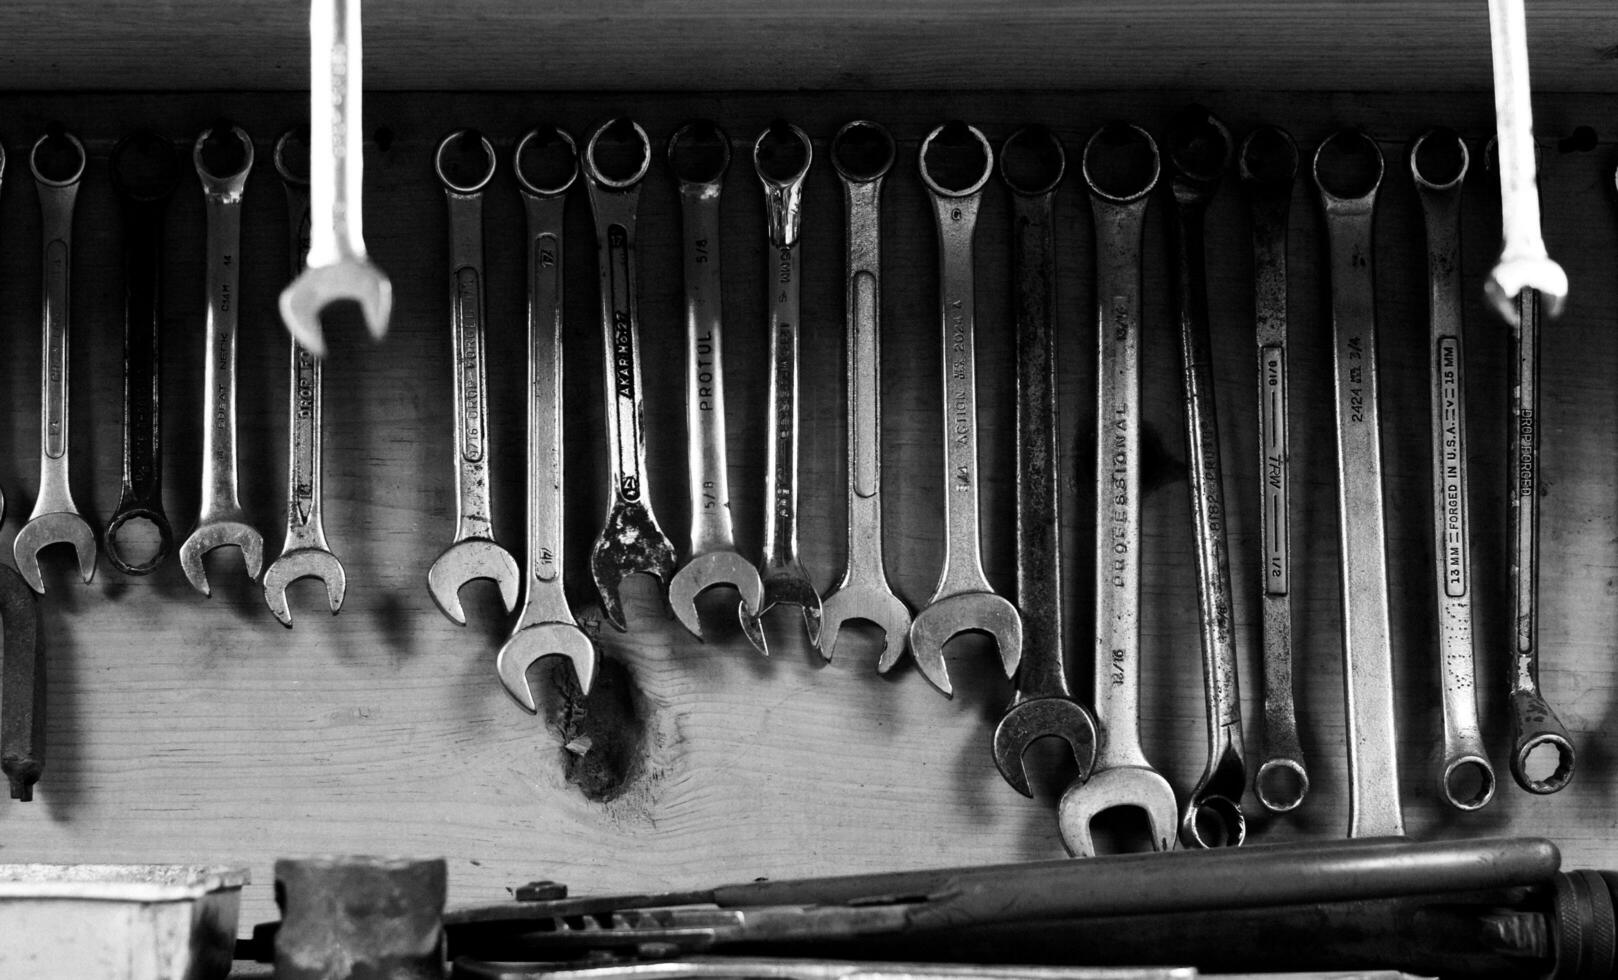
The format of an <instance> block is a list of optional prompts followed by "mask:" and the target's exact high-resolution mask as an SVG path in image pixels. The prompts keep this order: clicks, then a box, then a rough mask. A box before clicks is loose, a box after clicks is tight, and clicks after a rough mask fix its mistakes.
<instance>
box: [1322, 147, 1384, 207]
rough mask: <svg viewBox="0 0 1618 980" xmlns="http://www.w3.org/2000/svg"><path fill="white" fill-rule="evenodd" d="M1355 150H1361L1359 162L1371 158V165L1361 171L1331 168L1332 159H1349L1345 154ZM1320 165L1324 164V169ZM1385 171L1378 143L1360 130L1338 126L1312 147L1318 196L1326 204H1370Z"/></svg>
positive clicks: (1331, 205) (1340, 160)
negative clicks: (1349, 171) (1351, 144)
mask: <svg viewBox="0 0 1618 980" xmlns="http://www.w3.org/2000/svg"><path fill="white" fill-rule="evenodd" d="M1350 143H1355V144H1357V146H1353V147H1350V146H1349V145H1348V144H1350ZM1328 148H1330V149H1331V152H1330V153H1328V152H1327V150H1328ZM1356 149H1357V150H1359V151H1360V155H1361V163H1362V164H1363V163H1365V162H1369V161H1373V160H1374V161H1375V166H1374V168H1372V169H1370V170H1368V171H1366V172H1364V173H1346V172H1336V171H1333V170H1332V169H1331V164H1332V163H1333V162H1351V161H1350V160H1349V159H1348V154H1350V153H1352V152H1353V151H1354V150H1356ZM1367 151H1368V152H1367ZM1322 164H1325V165H1326V166H1325V168H1324V169H1323V168H1322ZM1386 170H1387V165H1386V162H1385V161H1384V160H1383V158H1382V148H1381V147H1379V146H1377V144H1376V140H1373V139H1372V138H1371V137H1370V136H1368V135H1366V133H1365V132H1364V131H1363V130H1360V129H1355V128H1352V127H1350V128H1347V129H1339V130H1337V131H1336V132H1335V133H1332V134H1331V135H1330V136H1328V137H1326V138H1325V139H1324V140H1322V141H1321V143H1320V145H1319V146H1318V147H1316V148H1315V157H1314V162H1313V173H1314V177H1315V186H1316V187H1318V188H1319V189H1320V196H1321V198H1322V199H1323V200H1324V201H1325V203H1326V205H1327V206H1328V207H1343V206H1345V205H1355V204H1358V205H1361V206H1364V207H1370V206H1371V203H1372V202H1373V201H1374V200H1375V199H1376V192H1377V189H1378V188H1380V187H1381V186H1382V177H1383V175H1384V173H1385V172H1386ZM1345 181H1346V182H1345Z"/></svg>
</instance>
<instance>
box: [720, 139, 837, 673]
mask: <svg viewBox="0 0 1618 980" xmlns="http://www.w3.org/2000/svg"><path fill="white" fill-rule="evenodd" d="M800 155H801V157H800ZM781 158H784V159H785V161H786V167H785V170H786V171H787V172H786V173H782V172H781V170H782V169H783V168H782V167H781V166H780V165H779V163H778V160H779V159H781ZM800 158H801V161H802V162H801V165H795V164H798V161H799V160H800ZM813 161H814V146H813V145H812V144H811V143H810V142H809V136H808V134H806V133H804V131H803V130H801V129H799V128H798V127H796V126H788V125H786V124H784V123H777V124H775V125H772V126H770V127H769V128H767V129H765V130H764V132H762V133H760V134H759V135H758V139H756V140H754V141H753V170H754V171H755V172H756V173H757V174H758V179H759V182H760V183H761V184H763V185H764V218H765V228H766V231H767V233H768V235H769V251H768V253H767V262H768V265H767V266H766V269H767V270H768V272H767V274H766V279H765V282H767V283H768V284H769V288H770V388H769V391H770V394H769V403H770V425H769V441H768V442H767V443H766V444H765V451H764V499H765V501H766V506H767V507H768V509H769V512H768V515H767V516H766V517H765V520H764V557H763V560H762V561H760V562H759V575H760V577H761V578H762V579H763V582H764V601H763V602H762V603H760V604H759V605H758V606H756V607H754V608H755V609H756V611H749V609H748V607H747V605H746V603H745V602H744V603H743V604H742V606H741V609H740V616H741V623H742V632H743V633H745V634H747V638H748V639H749V640H751V641H752V642H753V646H755V647H757V648H758V652H759V653H762V654H764V655H765V656H769V653H770V648H769V644H768V643H767V642H766V639H765V635H764V614H765V613H767V612H769V611H770V610H771V609H772V608H774V607H775V606H776V605H777V604H782V603H785V604H787V605H793V606H797V607H799V608H800V609H802V610H803V628H804V630H805V631H806V632H807V633H808V634H809V645H810V646H812V647H814V648H815V649H816V650H819V649H820V621H821V608H820V593H819V592H818V591H817V590H816V589H815V586H814V583H813V582H811V581H809V575H808V573H807V572H805V571H804V568H803V564H802V562H800V561H799V560H798V289H799V284H800V283H799V281H800V279H801V276H800V274H799V264H800V257H799V255H798V231H799V223H800V220H801V217H802V209H803V182H804V178H805V177H807V176H808V175H809V165H810V164H811V163H812V162H813Z"/></svg>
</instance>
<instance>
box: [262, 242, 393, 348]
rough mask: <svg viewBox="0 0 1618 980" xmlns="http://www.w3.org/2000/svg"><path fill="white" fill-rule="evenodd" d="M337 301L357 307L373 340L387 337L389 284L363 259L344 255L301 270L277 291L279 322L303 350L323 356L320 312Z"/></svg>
mask: <svg viewBox="0 0 1618 980" xmlns="http://www.w3.org/2000/svg"><path fill="white" fill-rule="evenodd" d="M340 300H353V301H354V302H355V303H358V304H359V307H360V312H361V313H362V314H363V315H364V317H365V325H366V327H367V328H369V330H370V331H371V337H372V338H373V339H375V340H381V339H382V338H383V337H384V336H386V335H387V332H388V318H389V317H390V316H392V315H393V284H392V283H391V282H389V281H388V277H387V276H385V275H383V274H382V270H381V269H378V268H377V267H376V266H374V265H372V264H371V262H370V260H369V259H366V258H364V257H363V256H354V255H349V256H344V257H343V258H340V259H338V260H337V261H336V262H334V263H332V264H331V265H323V266H310V267H308V268H306V269H304V270H303V272H302V273H300V274H299V275H298V278H296V279H294V280H293V281H292V283H291V285H289V286H287V288H285V289H283V290H281V322H282V323H284V324H286V328H287V332H289V333H291V334H292V339H293V340H296V341H297V342H298V343H299V344H301V345H302V346H303V347H304V349H305V350H307V351H309V353H311V354H313V355H315V356H316V357H325V356H326V337H325V335H324V334H323V333H322V332H321V329H320V312H321V311H322V310H324V309H325V308H326V307H327V306H329V305H330V304H332V303H335V302H338V301H340Z"/></svg>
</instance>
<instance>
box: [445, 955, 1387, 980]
mask: <svg viewBox="0 0 1618 980" xmlns="http://www.w3.org/2000/svg"><path fill="white" fill-rule="evenodd" d="M1196 977H1197V971H1196V970H1193V969H1191V968H1190V967H1174V966H1160V967H1123V966H1069V967H1039V966H994V965H988V964H982V963H973V964H968V965H960V964H954V963H923V962H916V963H885V962H876V961H871V960H864V961H861V960H852V959H849V960H828V959H812V958H791V957H761V956H690V957H685V958H683V959H678V960H661V961H653V962H628V963H616V964H600V965H596V966H588V965H578V966H574V965H567V964H557V963H491V962H487V961H483V960H473V959H468V958H465V957H462V958H460V959H457V960H456V961H455V963H454V964H453V969H452V970H451V971H450V980H1196ZM1292 980H1304V978H1297V977H1294V978H1292ZM1345 980H1346V978H1345ZM1354 980H1368V978H1365V977H1356V978H1354Z"/></svg>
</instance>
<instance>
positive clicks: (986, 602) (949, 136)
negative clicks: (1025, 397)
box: [910, 122, 1022, 696]
mask: <svg viewBox="0 0 1618 980" xmlns="http://www.w3.org/2000/svg"><path fill="white" fill-rule="evenodd" d="M935 153H936V154H937V155H938V159H937V160H933V159H932V157H933V155H934V154H935ZM917 164H918V168H919V169H920V171H921V181H922V183H923V184H925V185H926V186H927V192H928V197H929V198H930V199H931V201H932V205H933V219H934V224H935V226H936V227H937V229H938V319H939V335H940V336H939V339H940V341H941V343H942V344H943V349H944V354H943V361H944V365H943V366H944V370H943V374H944V411H943V416H944V481H943V485H944V568H943V571H942V573H941V574H940V575H939V577H938V586H937V588H935V589H934V590H933V594H932V598H930V599H928V600H927V604H926V606H924V607H923V608H922V610H921V611H920V612H918V613H916V618H915V619H914V620H912V621H911V623H910V655H911V657H913V658H914V659H915V661H916V667H917V668H918V669H920V671H921V672H922V675H923V676H925V677H926V678H927V679H928V680H929V681H931V682H932V683H933V685H934V686H935V687H937V688H938V689H939V690H940V691H943V692H944V693H945V694H947V695H951V696H953V694H954V689H953V688H952V687H951V686H950V680H949V667H948V665H947V664H945V663H944V644H945V643H947V642H948V641H949V640H950V639H951V638H952V637H954V636H956V635H958V634H960V633H964V632H968V631H973V632H980V633H986V634H988V635H989V636H991V637H993V638H994V641H995V644H996V645H997V646H998V647H999V650H1000V664H1001V666H1002V667H1003V668H1004V669H1005V672H1006V676H1007V677H1010V676H1012V675H1013V674H1015V673H1016V671H1017V665H1018V663H1019V662H1021V660H1022V615H1021V614H1020V613H1018V612H1017V607H1016V606H1014V605H1012V604H1011V602H1010V601H1008V600H1007V599H1006V598H1005V597H1003V596H1001V595H998V594H996V593H995V591H994V587H993V586H991V585H990V584H989V578H988V576H987V575H985V574H984V572H983V556H982V547H983V545H982V539H981V537H980V533H979V527H978V523H979V517H978V406H977V353H976V352H977V341H976V339H975V336H974V334H975V319H976V311H975V309H974V306H975V304H976V291H975V283H974V281H973V271H974V270H973V261H972V238H973V233H974V231H975V230H976V228H977V219H978V205H979V204H980V203H981V202H982V200H983V185H984V184H987V183H988V182H989V178H990V177H991V176H993V175H994V148H993V147H992V146H990V145H989V141H988V139H987V138H985V137H984V135H983V134H982V133H981V132H979V131H978V130H977V128H976V127H973V126H968V125H966V124H965V123H962V122H951V123H946V124H945V125H943V126H939V127H937V128H936V129H934V130H933V131H932V132H930V133H928V134H927V138H926V139H924V140H922V143H921V150H920V152H919V153H918V154H917ZM946 164H948V166H946ZM956 164H959V166H958V167H957V166H956ZM935 168H937V170H938V173H937V174H936V175H935V173H934V170H935ZM956 173H959V174H961V175H967V176H970V175H975V176H970V179H969V180H968V179H966V177H965V176H963V178H962V180H959V181H957V180H953V179H951V178H952V177H953V176H954V175H955V174H956ZM946 179H948V180H950V183H955V184H960V185H961V186H954V187H951V186H946V185H945V184H944V183H942V182H941V180H946Z"/></svg>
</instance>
